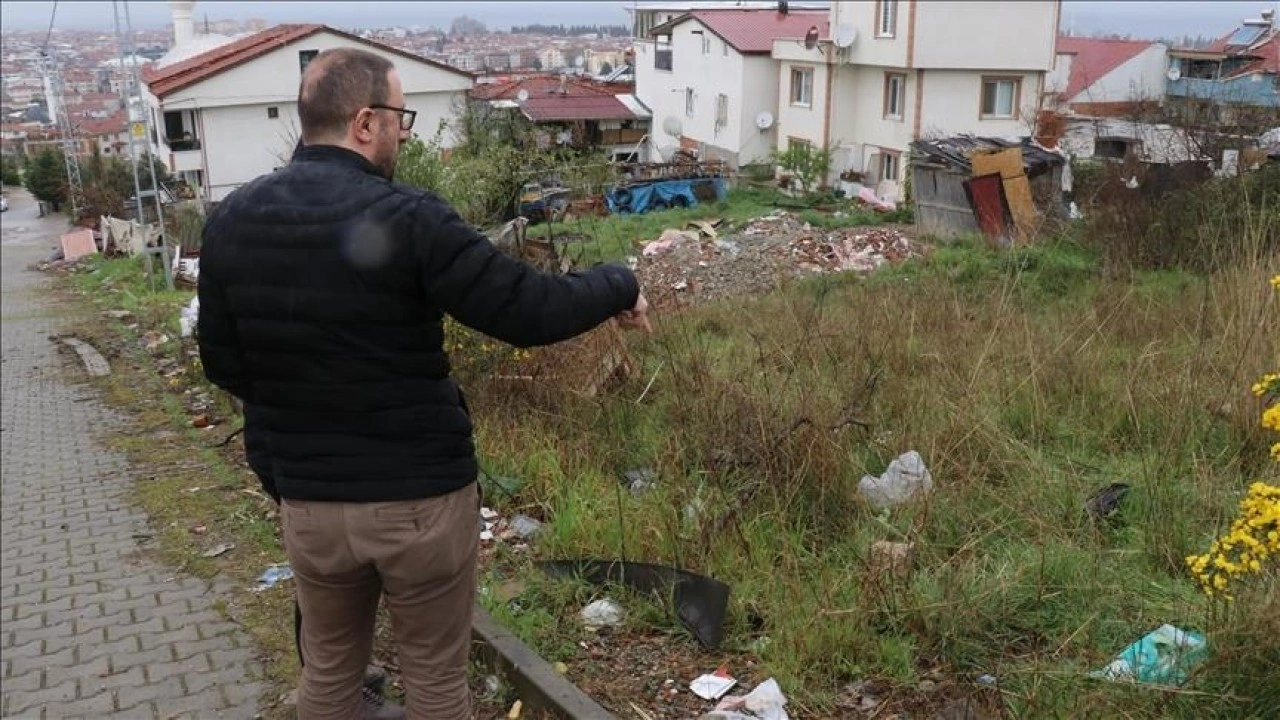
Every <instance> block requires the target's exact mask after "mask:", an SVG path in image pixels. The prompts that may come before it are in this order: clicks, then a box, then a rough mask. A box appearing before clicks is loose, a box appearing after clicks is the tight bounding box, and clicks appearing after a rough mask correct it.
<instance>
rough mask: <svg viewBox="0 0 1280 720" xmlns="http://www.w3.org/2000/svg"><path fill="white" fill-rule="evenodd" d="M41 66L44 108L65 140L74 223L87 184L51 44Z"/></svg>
mask: <svg viewBox="0 0 1280 720" xmlns="http://www.w3.org/2000/svg"><path fill="white" fill-rule="evenodd" d="M40 66H41V70H42V71H43V73H44V85H45V106H46V107H47V108H48V110H49V119H50V120H51V121H53V123H54V124H55V125H56V126H57V128H58V136H59V139H60V140H61V141H62V160H63V163H64V164H65V165H66V171H67V200H68V202H69V203H70V204H71V221H72V222H76V221H78V220H79V219H80V209H81V208H83V207H84V182H83V181H82V180H81V177H80V148H79V143H78V142H77V141H76V132H75V128H74V127H73V126H72V125H71V115H70V114H69V113H68V112H67V103H66V100H65V99H64V97H63V92H62V71H61V70H60V69H59V68H58V61H57V59H56V58H54V56H53V53H52V52H50V51H49V44H48V42H46V43H45V47H44V50H43V51H41V53H40Z"/></svg>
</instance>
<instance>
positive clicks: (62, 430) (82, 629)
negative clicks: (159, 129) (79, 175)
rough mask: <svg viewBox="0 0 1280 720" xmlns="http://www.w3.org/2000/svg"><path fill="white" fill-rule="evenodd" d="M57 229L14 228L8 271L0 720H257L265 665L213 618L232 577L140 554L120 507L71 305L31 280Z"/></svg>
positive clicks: (112, 460) (106, 416)
mask: <svg viewBox="0 0 1280 720" xmlns="http://www.w3.org/2000/svg"><path fill="white" fill-rule="evenodd" d="M15 212H20V209H19V208H18V207H17V206H16V205H15V206H14V207H12V208H11V209H10V210H9V211H8V212H7V213H5V214H6V216H9V215H13V214H14V213H15ZM5 221H6V222H5V225H6V226H9V225H10V222H9V221H10V218H9V217H6V218H5ZM26 222H27V221H25V220H24V221H23V224H26ZM33 222H36V221H33ZM39 222H44V221H39ZM49 227H50V230H51V232H50V233H49V234H48V237H44V238H41V237H34V238H33V237H29V236H23V237H16V236H15V237H16V239H14V238H11V236H10V233H9V231H7V230H6V231H5V234H4V242H3V258H2V262H0V264H2V266H3V268H2V269H3V275H2V277H0V291H2V293H3V296H2V303H0V305H2V307H3V309H2V313H0V314H2V316H3V322H0V328H2V334H3V380H2V385H0V394H3V397H4V402H3V403H2V404H0V405H2V406H3V410H2V412H0V428H2V429H0V454H2V456H3V466H4V471H3V474H2V475H0V512H2V513H3V518H2V520H3V522H2V523H0V606H2V610H0V656H2V658H3V676H0V697H2V701H0V716H2V717H5V718H22V719H24V720H25V719H27V718H31V719H39V718H72V717H85V718H128V719H129V720H147V719H148V718H151V719H154V720H159V719H161V718H164V719H166V720H167V719H169V718H178V717H182V718H245V719H246V720H248V719H249V718H253V717H255V716H256V715H257V702H258V696H259V695H260V694H261V692H262V689H263V685H262V684H261V682H260V680H259V679H260V678H261V675H262V670H261V666H260V665H259V664H258V662H257V661H256V660H255V658H254V651H253V648H252V646H251V645H250V643H249V641H248V639H247V638H246V637H245V636H244V635H243V633H242V631H241V630H240V628H239V627H238V626H236V625H235V624H234V623H231V622H228V621H226V620H225V619H223V617H222V616H221V615H219V614H218V613H217V612H216V611H215V610H214V609H213V603H214V601H215V600H216V599H217V598H218V597H219V594H220V593H222V592H225V590H226V585H225V581H221V582H215V583H207V582H205V581H203V580H199V579H196V578H191V577H185V576H181V575H178V574H177V573H175V572H174V571H172V570H169V569H167V568H163V567H161V566H159V565H157V564H155V563H152V562H150V561H148V560H145V559H139V558H138V557H137V553H136V551H137V549H138V545H137V541H136V540H135V539H134V534H135V533H143V532H146V530H147V528H146V518H145V516H144V515H143V513H142V512H141V511H139V510H137V509H135V508H133V507H131V506H130V505H129V504H128V502H127V501H126V499H125V494H126V492H127V490H128V487H129V484H130V483H131V482H133V476H132V475H131V473H130V471H129V467H128V464H127V463H126V461H125V459H124V458H123V457H120V456H118V455H116V454H113V453H111V452H109V451H107V450H106V449H104V448H103V447H101V446H100V445H98V444H97V443H96V442H95V440H94V436H95V434H96V433H99V432H101V431H102V430H103V429H104V428H111V427H120V423H121V422H122V420H121V418H119V417H118V416H116V415H115V414H113V413H112V412H111V411H110V410H108V409H107V408H105V407H104V406H103V405H102V404H101V403H100V401H99V400H98V398H97V395H96V394H95V391H93V390H92V389H91V388H88V387H86V386H85V385H84V384H83V383H81V382H80V380H81V379H82V378H83V377H84V375H85V368H84V367H83V366H82V365H81V364H80V363H79V362H77V361H75V360H73V359H71V358H70V357H69V356H67V357H64V356H63V355H60V354H59V351H58V349H57V347H56V345H55V342H54V341H53V340H50V336H54V335H56V334H57V333H58V332H61V331H63V330H64V328H63V325H64V324H65V318H66V317H67V316H68V315H69V314H70V313H72V312H73V311H74V308H72V307H67V306H61V305H59V304H58V301H57V300H56V299H54V298H53V297H51V296H50V295H48V294H46V293H44V292H42V291H41V287H42V286H43V285H45V284H46V283H48V282H49V280H48V278H46V277H45V276H44V275H42V274H40V273H38V272H34V271H31V270H28V269H27V268H28V266H29V265H31V264H32V263H34V262H37V261H38V260H41V259H43V258H45V257H47V256H48V254H49V252H48V249H49V247H50V246H51V243H52V242H56V237H57V234H56V231H57V230H58V229H59V228H57V227H56V223H50V224H49ZM51 239H52V240H51ZM95 369H96V370H101V369H102V368H101V367H100V366H99V367H96V368H95Z"/></svg>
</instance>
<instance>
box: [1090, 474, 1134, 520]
mask: <svg viewBox="0 0 1280 720" xmlns="http://www.w3.org/2000/svg"><path fill="white" fill-rule="evenodd" d="M1128 494H1129V486H1128V485H1126V484H1124V483H1111V484H1110V485H1108V486H1106V487H1104V488H1099V489H1098V490H1096V491H1094V493H1093V494H1092V495H1090V496H1089V499H1088V500H1086V501H1085V504H1084V509H1085V511H1086V512H1088V513H1089V515H1090V516H1091V517H1093V519H1095V520H1107V519H1110V518H1111V517H1112V516H1113V515H1115V513H1116V511H1117V510H1119V509H1120V503H1121V501H1123V500H1124V498H1125V496H1126V495H1128Z"/></svg>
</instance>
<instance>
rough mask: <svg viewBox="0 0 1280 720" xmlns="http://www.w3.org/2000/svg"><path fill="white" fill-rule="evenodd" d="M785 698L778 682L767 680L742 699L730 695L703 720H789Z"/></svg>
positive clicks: (704, 716) (771, 679)
mask: <svg viewBox="0 0 1280 720" xmlns="http://www.w3.org/2000/svg"><path fill="white" fill-rule="evenodd" d="M786 705H787V698H786V696H785V695H783V694H782V688H781V687H779V686H778V681H777V680H774V679H773V678H769V679H768V680H765V681H764V682H762V683H760V684H759V685H757V686H756V689H755V690H752V691H751V692H749V693H747V694H746V695H745V696H743V697H738V696H735V695H730V696H729V697H727V698H725V699H723V700H721V701H720V704H719V705H716V709H715V710H713V711H711V712H709V713H707V714H705V715H703V716H702V717H703V718H704V719H705V720H789V717H788V716H787V709H786Z"/></svg>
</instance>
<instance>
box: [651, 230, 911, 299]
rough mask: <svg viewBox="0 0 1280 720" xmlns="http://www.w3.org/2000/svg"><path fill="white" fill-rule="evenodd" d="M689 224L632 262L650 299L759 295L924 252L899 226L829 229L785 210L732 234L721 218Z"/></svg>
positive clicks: (669, 232)
mask: <svg viewBox="0 0 1280 720" xmlns="http://www.w3.org/2000/svg"><path fill="white" fill-rule="evenodd" d="M689 226H690V228H692V229H689V230H681V229H675V228H671V229H668V230H666V231H664V232H663V233H662V235H661V236H660V237H659V238H658V239H657V240H655V241H654V242H651V243H649V244H648V245H646V246H645V248H644V250H643V251H642V252H641V257H640V258H638V259H637V260H636V262H635V269H636V273H637V274H638V275H639V276H640V280H641V283H642V285H643V286H644V287H645V288H646V294H650V293H651V294H650V297H649V300H650V303H651V304H653V305H656V306H660V307H661V306H670V305H673V304H684V303H688V302H691V301H698V300H716V299H720V298H726V297H735V296H740V295H755V294H762V293H766V292H769V291H770V290H773V289H774V288H775V287H777V286H778V285H779V284H780V283H781V282H782V281H785V280H788V279H794V278H799V277H805V276H811V275H819V274H825V273H836V272H849V271H853V272H863V273H865V272H870V271H872V270H875V269H876V268H878V267H880V266H882V265H884V264H886V263H895V262H900V261H902V260H905V259H907V258H910V257H915V256H917V255H918V254H919V252H918V251H917V249H916V247H915V245H914V244H913V243H912V242H911V240H910V238H909V237H908V236H907V235H906V234H905V233H904V232H903V230H901V229H899V228H896V227H892V226H886V225H876V226H867V227H846V228H834V229H824V228H820V227H815V226H813V225H811V224H809V223H806V222H804V221H803V220H801V219H800V218H799V217H797V216H796V215H794V214H792V213H789V212H786V211H782V210H779V211H776V212H774V213H772V214H770V215H766V216H764V217H760V218H756V219H754V220H751V221H750V222H748V223H747V224H746V225H745V226H743V227H741V228H739V229H737V230H736V231H734V232H732V233H730V232H728V230H727V229H726V228H725V227H723V225H722V224H721V223H719V222H716V221H711V222H692V223H689Z"/></svg>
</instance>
